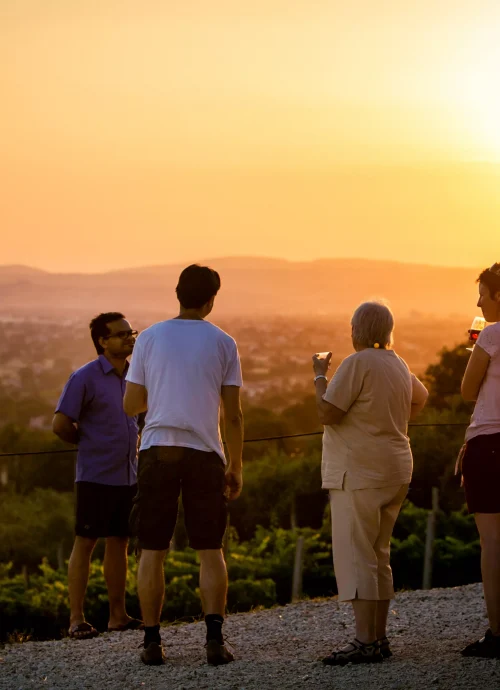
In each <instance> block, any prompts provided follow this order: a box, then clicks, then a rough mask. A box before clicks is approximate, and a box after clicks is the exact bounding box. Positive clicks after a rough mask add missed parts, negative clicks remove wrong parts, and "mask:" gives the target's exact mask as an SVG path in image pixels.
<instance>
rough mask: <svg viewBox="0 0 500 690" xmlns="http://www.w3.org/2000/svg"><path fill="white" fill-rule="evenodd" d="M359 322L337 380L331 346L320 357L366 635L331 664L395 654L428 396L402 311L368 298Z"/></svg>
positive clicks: (324, 405) (358, 613) (332, 462)
mask: <svg viewBox="0 0 500 690" xmlns="http://www.w3.org/2000/svg"><path fill="white" fill-rule="evenodd" d="M351 325H352V342H353V346H354V349H355V352H354V353H353V354H352V355H350V356H349V357H347V358H346V359H344V360H343V362H342V363H341V364H340V366H339V368H338V369H337V371H336V372H335V374H334V376H333V377H332V380H331V381H330V383H328V382H327V377H326V374H327V371H328V367H329V364H330V359H331V353H328V355H327V356H326V357H321V356H319V355H314V357H313V366H314V372H315V374H316V376H315V379H314V383H315V387H316V401H317V407H318V414H319V418H320V421H321V422H322V424H324V425H325V429H324V435H323V458H322V468H321V470H322V479H323V488H325V489H329V491H330V505H331V512H332V546H333V561H334V569H335V577H336V580H337V588H338V598H339V601H350V602H351V603H352V606H353V609H354V616H355V619H356V638H355V639H354V641H353V642H350V643H349V644H348V645H347V646H346V647H344V648H343V649H341V650H339V651H335V652H333V653H332V654H330V655H329V656H327V657H326V658H325V659H323V663H325V664H328V665H344V664H347V663H349V662H353V663H370V662H377V661H382V659H383V658H384V657H387V656H390V655H391V651H390V648H389V641H388V640H387V637H386V623H387V614H388V611H389V603H390V599H392V598H393V597H394V588H393V582H392V571H391V566H390V539H391V535H392V531H393V528H394V524H395V522H396V519H397V516H398V514H399V511H400V508H401V505H402V503H403V501H404V499H405V497H406V494H407V491H408V485H409V483H410V480H411V475H412V467H413V461H412V454H411V450H410V442H409V439H408V435H407V428H408V421H409V419H413V418H414V417H415V416H416V415H417V414H418V413H419V412H420V411H421V410H422V408H423V407H424V405H425V402H426V400H427V390H426V388H425V386H424V385H423V384H422V383H420V381H419V380H418V379H417V378H416V377H415V376H414V375H413V374H412V373H411V372H410V370H409V369H408V366H407V365H406V363H405V362H404V361H403V360H402V359H401V358H400V357H398V355H397V354H396V353H395V352H394V350H392V348H391V345H392V332H393V329H394V319H393V315H392V313H391V311H390V309H389V308H388V307H387V306H386V305H385V304H383V303H379V302H365V303H364V304H362V305H361V306H359V307H358V308H357V309H356V311H355V312H354V315H353V317H352V321H351Z"/></svg>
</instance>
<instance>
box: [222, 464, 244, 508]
mask: <svg viewBox="0 0 500 690" xmlns="http://www.w3.org/2000/svg"><path fill="white" fill-rule="evenodd" d="M242 488H243V473H242V471H241V470H240V471H239V472H236V471H235V470H232V469H228V471H227V472H226V490H225V494H226V498H227V499H228V501H234V500H235V499H236V498H238V496H239V495H240V494H241V490H242Z"/></svg>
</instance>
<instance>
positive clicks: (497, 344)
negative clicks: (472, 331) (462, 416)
mask: <svg viewBox="0 0 500 690" xmlns="http://www.w3.org/2000/svg"><path fill="white" fill-rule="evenodd" d="M476 344H477V345H479V347H481V348H482V349H483V350H484V351H485V352H486V353H487V354H488V355H489V356H490V363H489V364H488V369H487V370H486V375H485V377H484V379H483V382H482V384H481V388H480V389H479V395H478V396H477V400H476V404H475V406H474V412H473V413H472V417H471V423H470V425H469V428H468V429H467V432H466V434H465V440H466V441H470V439H471V438H474V437H475V436H483V435H487V434H498V433H500V322H497V323H492V324H491V325H490V326H486V328H484V329H483V330H482V331H481V333H480V334H479V338H478V339H477V341H476Z"/></svg>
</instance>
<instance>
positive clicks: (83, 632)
mask: <svg viewBox="0 0 500 690" xmlns="http://www.w3.org/2000/svg"><path fill="white" fill-rule="evenodd" d="M98 635H99V632H98V631H97V630H96V629H95V628H94V626H93V625H90V623H87V622H86V621H84V622H83V623H80V624H79V625H75V626H74V627H72V628H70V629H69V630H68V636H69V637H71V639H72V640H91V639H92V638H93V637H97V636H98Z"/></svg>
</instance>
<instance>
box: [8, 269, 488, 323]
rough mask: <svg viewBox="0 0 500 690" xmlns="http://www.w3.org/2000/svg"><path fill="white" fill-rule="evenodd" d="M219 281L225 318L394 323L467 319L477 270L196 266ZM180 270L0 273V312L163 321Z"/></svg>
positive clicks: (173, 304) (170, 308)
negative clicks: (370, 318) (378, 308)
mask: <svg viewBox="0 0 500 690" xmlns="http://www.w3.org/2000/svg"><path fill="white" fill-rule="evenodd" d="M200 263H202V264H206V265H209V266H212V267H213V268H215V269H216V270H218V271H219V272H220V274H221V280H222V288H221V291H220V293H219V296H218V299H217V312H218V314H220V315H222V316H224V315H242V316H243V315H258V316H265V315H268V316H276V315H283V316H294V315H295V316H311V317H314V316H327V315H340V314H342V315H344V314H350V313H351V312H352V311H353V309H354V308H355V307H356V306H357V305H358V304H359V303H360V302H361V301H363V300H366V299H370V298H374V297H378V298H380V297H382V298H385V299H387V300H388V301H389V303H390V305H391V307H392V308H393V309H394V311H395V313H396V316H402V317H407V316H411V315H420V316H422V315H434V316H442V317H444V316H449V315H465V314H467V315H471V314H472V312H473V311H474V308H475V305H476V301H477V297H476V295H477V287H476V286H475V280H476V278H477V276H478V274H479V272H480V270H481V269H480V268H478V269H474V268H469V267H467V268H463V267H447V266H446V267H441V266H434V265H432V266H431V265H424V264H412V263H399V262H395V261H380V260H370V259H344V258H342V259H319V260H315V261H303V262H302V261H300V262H299V261H288V260H285V259H276V258H259V257H222V258H215V259H211V260H208V261H202V262H200ZM186 265H187V262H186V263H182V264H180V263H175V264H167V265H157V266H145V267H139V268H128V269H127V268H125V269H120V270H115V271H110V272H107V273H97V274H86V273H50V272H47V271H43V270H40V269H36V268H31V267H28V266H0V311H2V312H3V313H17V314H19V313H22V314H25V315H28V314H30V313H38V314H44V315H45V314H48V313H53V314H57V313H61V312H66V313H68V311H69V312H74V313H78V314H82V313H88V314H90V313H92V314H93V313H95V312H99V311H107V310H115V309H116V310H122V311H124V312H125V313H128V314H131V315H132V314H137V313H139V312H140V313H144V312H148V313H158V314H160V313H161V314H168V313H169V312H171V311H175V310H176V309H177V300H176V296H175V286H176V283H177V279H178V276H179V273H180V271H181V270H182V268H184V267H185V266H186Z"/></svg>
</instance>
